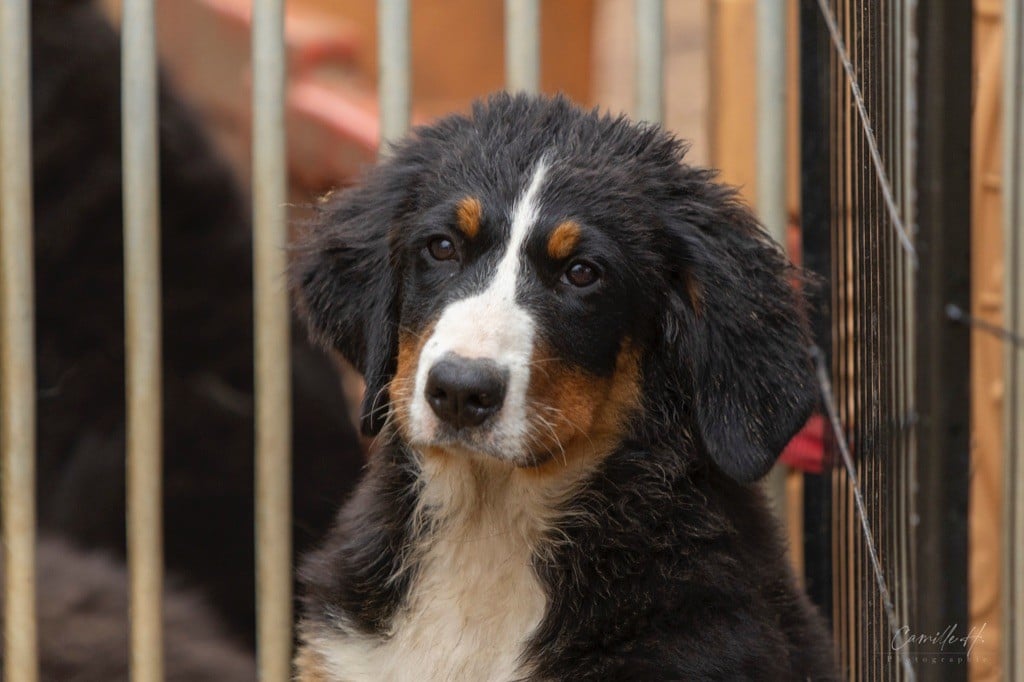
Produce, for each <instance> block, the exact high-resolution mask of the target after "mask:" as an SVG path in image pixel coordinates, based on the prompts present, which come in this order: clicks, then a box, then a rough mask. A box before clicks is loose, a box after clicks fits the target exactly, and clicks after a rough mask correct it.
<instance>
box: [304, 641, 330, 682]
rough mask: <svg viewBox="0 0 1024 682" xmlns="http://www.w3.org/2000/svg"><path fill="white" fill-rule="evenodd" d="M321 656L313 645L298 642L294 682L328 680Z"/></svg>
mask: <svg viewBox="0 0 1024 682" xmlns="http://www.w3.org/2000/svg"><path fill="white" fill-rule="evenodd" d="M330 679H331V678H330V676H329V675H328V672H327V666H326V665H325V664H324V660H323V657H322V656H321V655H320V653H319V652H317V651H316V648H315V647H314V646H311V645H309V644H305V643H303V644H300V645H299V650H298V652H297V653H296V654H295V682H330Z"/></svg>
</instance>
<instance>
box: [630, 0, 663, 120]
mask: <svg viewBox="0 0 1024 682" xmlns="http://www.w3.org/2000/svg"><path fill="white" fill-rule="evenodd" d="M635 2H636V6H635V10H636V19H635V28H636V104H635V107H636V117H637V118H638V119H640V120H641V121H650V122H651V123H661V120H662V116H663V115H664V109H665V98H664V88H663V87H662V74H663V72H664V63H665V57H664V54H665V51H664V42H665V39H664V34H665V28H664V26H665V22H664V13H665V2H664V0H635Z"/></svg>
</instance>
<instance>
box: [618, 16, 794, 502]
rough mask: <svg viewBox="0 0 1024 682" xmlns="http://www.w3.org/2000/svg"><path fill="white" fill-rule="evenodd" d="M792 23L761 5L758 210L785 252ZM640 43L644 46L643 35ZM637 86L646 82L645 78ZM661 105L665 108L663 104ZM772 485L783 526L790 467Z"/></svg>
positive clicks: (774, 475)
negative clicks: (789, 27)
mask: <svg viewBox="0 0 1024 682" xmlns="http://www.w3.org/2000/svg"><path fill="white" fill-rule="evenodd" d="M786 24H787V21H786V0H757V209H758V214H759V216H760V218H761V224H762V225H764V226H765V228H767V229H768V233H769V234H771V235H772V237H773V238H774V239H775V241H776V242H778V244H779V245H780V246H781V247H782V248H783V249H784V250H785V249H786V226H787V223H788V220H787V210H786V178H787V177H789V174H788V173H787V172H786V127H787V125H786V103H787V102H788V101H789V100H788V98H787V97H786V46H787V45H788V44H789V43H788V41H787V39H786V34H787V32H788V31H787V25H786ZM638 25H639V21H638ZM637 38H638V41H637V44H638V45H639V44H640V42H641V41H640V40H639V38H640V34H639V32H638V34H637ZM640 50H641V51H642V48H640ZM659 80H660V79H659ZM637 82H638V83H639V82H640V78H639V77H638V79H637ZM659 85H660V82H659ZM659 95H660V88H659ZM658 106H659V107H660V106H661V103H660V101H659V102H658ZM659 110H660V109H659ZM766 483H767V492H768V496H769V497H770V498H771V501H772V505H773V507H774V509H775V513H776V516H777V517H778V519H779V520H780V522H781V521H785V515H786V467H785V466H784V465H782V464H776V465H775V466H774V467H773V468H772V470H771V473H770V474H769V475H768V477H767V479H766Z"/></svg>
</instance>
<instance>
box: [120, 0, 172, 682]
mask: <svg viewBox="0 0 1024 682" xmlns="http://www.w3.org/2000/svg"><path fill="white" fill-rule="evenodd" d="M122 21H123V24H122V41H121V106H122V122H123V123H122V141H121V144H122V155H123V166H124V192H123V194H124V259H125V356H126V362H127V366H126V383H127V386H126V395H127V415H128V416H127V420H128V427H127V428H128V433H127V439H128V455H127V457H128V461H127V479H128V480H127V488H128V493H127V494H128V499H127V513H128V519H127V524H128V566H129V569H130V579H129V585H130V586H129V604H130V612H131V671H132V679H133V680H138V681H139V682H158V681H159V680H162V679H163V651H162V644H163V628H162V614H161V596H162V593H163V589H162V588H163V575H162V570H163V529H162V523H161V518H160V514H161V507H162V505H161V479H160V476H161V458H162V455H161V449H162V444H163V435H162V424H161V411H162V405H161V393H162V386H161V374H160V372H161V369H160V362H161V360H160V357H161V339H160V334H161V332H160V222H159V221H160V214H159V210H160V209H159V206H160V199H159V175H158V173H159V163H158V155H159V143H158V137H157V130H158V124H157V111H158V109H157V71H156V38H155V35H156V33H155V20H154V16H153V0H126V1H125V3H124V8H123V15H122Z"/></svg>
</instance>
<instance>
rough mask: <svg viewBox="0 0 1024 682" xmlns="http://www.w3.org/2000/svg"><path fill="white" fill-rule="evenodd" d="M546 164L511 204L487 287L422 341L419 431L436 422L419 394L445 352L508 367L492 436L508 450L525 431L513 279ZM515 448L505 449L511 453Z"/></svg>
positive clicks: (521, 312) (524, 344) (522, 314)
mask: <svg viewBox="0 0 1024 682" xmlns="http://www.w3.org/2000/svg"><path fill="white" fill-rule="evenodd" d="M547 169H548V165H547V162H546V161H545V159H544V158H541V159H540V161H538V162H537V165H536V166H535V167H534V169H533V172H532V174H531V175H530V181H529V184H528V185H527V186H526V188H525V190H524V191H523V193H522V194H521V195H520V197H519V198H518V199H517V201H516V203H515V205H514V206H513V208H512V215H511V229H510V231H509V237H508V244H507V247H506V249H505V252H504V254H503V255H502V257H501V260H500V261H499V262H498V266H497V268H495V271H494V276H493V278H492V279H491V281H490V283H489V284H488V285H487V288H486V289H484V290H483V291H482V292H480V293H478V294H475V295H473V296H470V297H468V298H464V299H462V300H460V301H456V302H454V303H452V304H451V305H449V306H448V307H447V308H445V310H444V312H443V313H442V314H441V317H440V318H439V319H438V321H437V324H436V325H435V327H434V332H433V334H432V335H431V337H430V339H428V340H427V342H426V344H425V345H424V346H423V350H422V352H421V353H420V358H419V365H418V367H417V368H416V386H415V389H414V394H413V396H414V397H413V403H412V405H411V407H410V416H411V418H412V419H411V421H412V424H411V426H412V430H413V431H414V433H415V435H417V436H419V437H422V438H424V439H429V437H430V433H432V432H433V430H434V424H435V423H436V421H435V420H436V417H435V416H434V414H433V412H432V411H431V410H430V407H429V406H428V405H427V403H426V400H425V398H424V396H423V392H424V388H425V386H426V381H427V374H428V373H429V372H430V368H431V367H433V366H434V363H435V362H437V360H438V359H439V358H441V357H442V356H444V355H445V354H447V353H455V354H457V355H461V356H463V357H467V358H487V359H490V360H493V361H495V362H496V363H498V365H500V366H501V367H504V368H506V369H508V372H509V383H508V387H507V389H506V394H505V403H504V406H503V407H502V410H501V412H500V413H499V414H498V415H497V416H496V417H495V419H496V420H497V421H496V423H495V424H494V426H493V428H494V433H493V434H492V440H495V441H505V442H507V444H508V445H509V446H510V450H517V449H518V446H519V445H520V443H519V442H518V441H520V440H521V439H522V438H523V436H524V435H525V429H526V414H525V412H526V390H527V388H528V386H529V380H530V358H531V356H532V354H533V337H534V322H533V319H532V317H531V316H530V314H529V312H528V311H527V310H526V309H524V308H523V307H522V306H520V305H518V304H517V303H516V280H517V279H518V277H519V273H520V272H521V270H522V257H523V245H524V244H525V242H526V238H527V237H528V236H529V234H530V231H531V229H532V228H533V226H534V224H535V223H536V222H537V218H538V216H539V214H540V192H541V188H542V186H543V184H544V176H545V175H546V173H547ZM513 441H515V442H513ZM517 454H519V453H518V452H514V451H510V452H509V455H510V456H515V455H517Z"/></svg>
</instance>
